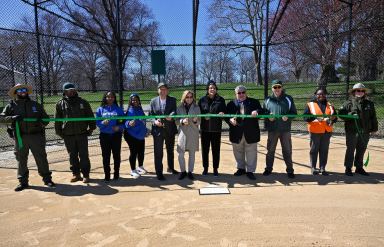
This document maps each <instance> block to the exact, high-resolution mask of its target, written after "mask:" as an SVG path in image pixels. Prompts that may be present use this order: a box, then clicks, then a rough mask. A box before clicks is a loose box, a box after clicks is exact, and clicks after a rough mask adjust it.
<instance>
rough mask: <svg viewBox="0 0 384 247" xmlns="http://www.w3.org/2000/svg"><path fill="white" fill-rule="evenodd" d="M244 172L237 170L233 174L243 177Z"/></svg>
mask: <svg viewBox="0 0 384 247" xmlns="http://www.w3.org/2000/svg"><path fill="white" fill-rule="evenodd" d="M245 173H246V172H245V170H244V169H237V171H236V172H235V173H234V174H233V175H235V176H241V175H244V174H245Z"/></svg>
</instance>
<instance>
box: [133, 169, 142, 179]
mask: <svg viewBox="0 0 384 247" xmlns="http://www.w3.org/2000/svg"><path fill="white" fill-rule="evenodd" d="M131 176H132V177H133V178H138V177H140V174H139V173H138V171H137V170H132V171H131Z"/></svg>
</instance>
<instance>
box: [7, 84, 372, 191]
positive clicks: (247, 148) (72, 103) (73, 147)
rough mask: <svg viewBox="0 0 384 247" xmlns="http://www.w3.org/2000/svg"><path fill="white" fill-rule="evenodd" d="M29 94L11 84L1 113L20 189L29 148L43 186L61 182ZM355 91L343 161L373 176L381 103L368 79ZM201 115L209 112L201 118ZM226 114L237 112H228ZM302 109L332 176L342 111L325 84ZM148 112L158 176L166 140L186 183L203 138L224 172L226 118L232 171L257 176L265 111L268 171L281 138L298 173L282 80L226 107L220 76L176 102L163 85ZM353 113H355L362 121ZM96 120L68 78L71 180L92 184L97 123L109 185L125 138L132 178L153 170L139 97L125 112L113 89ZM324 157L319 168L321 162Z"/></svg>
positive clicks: (65, 115)
mask: <svg viewBox="0 0 384 247" xmlns="http://www.w3.org/2000/svg"><path fill="white" fill-rule="evenodd" d="M31 93H32V88H31V86H30V85H27V84H17V85H16V86H14V87H12V88H11V89H10V91H9V93H8V94H9V96H10V97H11V98H12V100H11V101H10V103H9V104H8V105H7V106H6V107H5V108H4V110H3V112H2V113H1V114H0V121H1V122H4V123H8V124H10V125H11V126H10V129H9V131H8V133H9V134H10V136H11V137H12V138H14V139H15V156H16V159H17V162H18V170H17V177H18V179H19V185H18V186H17V187H16V188H15V191H21V190H23V189H25V188H27V187H28V186H29V184H28V178H29V170H28V167H27V160H28V153H29V150H31V151H32V154H33V156H34V157H35V160H36V164H37V168H38V172H39V174H40V175H41V176H42V178H43V181H44V183H45V185H47V186H48V187H55V183H54V182H53V181H52V177H51V172H50V170H49V165H48V161H47V154H46V151H45V142H46V139H45V126H46V125H47V124H48V122H47V121H42V119H43V118H48V115H47V114H46V112H45V110H44V108H43V107H42V106H41V105H40V104H39V103H37V102H36V101H33V100H32V99H31V98H30V97H29V95H30V94H31ZM350 93H351V97H350V99H349V100H348V101H346V102H345V103H344V104H343V105H342V106H341V107H340V109H339V111H338V113H339V115H340V118H343V119H344V121H345V131H346V145H347V150H346V153H345V160H344V166H345V175H347V176H353V172H352V166H355V167H356V169H355V173H358V174H361V175H366V176H367V175H369V174H368V173H367V172H366V171H365V170H364V169H363V157H364V153H365V151H366V149H367V145H368V141H369V138H370V135H371V134H373V133H374V132H376V131H377V130H378V122H377V118H376V112H375V107H374V104H373V102H372V101H370V100H369V99H368V97H367V93H368V89H367V88H366V87H365V86H364V85H363V84H362V83H357V84H355V85H354V86H353V88H352V90H351V92H350ZM200 114H204V115H205V116H203V117H200V116H201V115H200ZM225 114H231V115H230V116H235V117H227V116H226V115H225ZM303 114H304V116H305V117H304V120H305V121H307V123H308V131H309V133H310V165H311V167H312V169H311V173H312V174H313V175H316V174H322V175H325V176H326V175H328V172H327V171H326V165H327V158H328V150H329V144H330V138H331V135H332V131H333V124H334V123H335V122H336V121H337V112H336V110H335V108H334V106H333V105H332V104H331V103H330V102H329V101H328V100H327V91H326V89H325V88H318V89H316V91H315V93H314V98H313V100H311V101H310V102H308V103H307V105H306V107H305V110H304V113H303ZM149 115H150V117H149V120H148V121H151V125H152V129H151V134H152V136H153V144H154V163H155V171H156V176H157V178H158V179H159V180H165V179H166V178H165V177H164V175H163V170H164V169H163V156H164V154H163V147H164V144H165V147H166V152H167V171H168V172H169V173H172V174H178V176H179V177H178V178H179V179H180V180H182V179H184V178H186V177H188V178H189V179H192V180H193V179H194V165H195V154H196V152H197V151H199V144H200V142H201V149H202V152H201V154H202V166H203V173H202V174H203V175H208V171H209V153H210V151H211V153H212V166H213V175H214V176H219V164H220V145H221V134H222V123H223V121H225V122H226V123H227V124H228V125H229V140H230V142H231V143H232V148H233V154H234V157H235V161H236V166H237V171H236V172H235V173H234V175H235V176H242V175H246V176H247V177H248V178H249V179H250V180H255V179H256V177H255V175H254V173H255V170H256V165H257V143H258V142H259V141H260V127H259V120H260V119H261V118H260V117H257V116H258V115H263V116H264V117H263V118H264V121H265V127H266V130H267V131H268V139H267V154H266V167H265V170H264V172H263V175H264V176H268V175H270V174H272V171H273V165H274V158H275V151H276V146H277V143H278V141H279V140H280V144H281V147H282V154H283V158H284V162H285V165H286V172H287V176H288V177H289V178H294V177H295V173H294V169H293V162H292V140H291V123H292V119H293V118H294V117H295V115H297V110H296V106H295V103H294V100H293V98H292V97H291V96H290V95H288V94H286V92H285V90H284V87H283V83H282V82H281V81H279V80H275V81H273V82H272V94H271V95H270V96H269V97H267V98H266V99H265V100H264V104H263V106H262V105H261V104H260V102H259V101H258V100H257V99H255V98H252V97H249V96H248V95H247V88H246V87H245V86H243V85H239V86H237V87H236V88H235V98H234V99H233V100H231V101H229V102H228V103H227V104H226V103H225V100H224V98H223V97H221V96H220V95H219V94H218V87H217V85H216V83H215V82H214V81H209V82H208V83H207V87H206V95H205V96H203V97H202V98H200V99H199V100H198V101H197V100H196V97H195V95H194V93H193V92H192V91H190V90H186V91H184V92H183V94H182V97H181V100H180V103H177V100H176V98H174V97H171V96H170V95H169V88H168V85H167V84H165V83H159V84H158V96H157V97H155V98H153V99H152V100H151V102H150V111H149ZM189 115H190V116H189ZM348 115H351V116H352V115H356V116H357V119H354V118H353V117H348ZM177 116H180V117H177ZM93 117H94V114H93V111H92V108H91V106H90V104H89V103H88V102H87V101H86V100H85V99H83V98H81V97H79V95H78V92H77V89H76V85H75V84H73V83H65V84H64V85H63V98H62V99H61V100H60V101H59V102H58V103H57V104H56V113H55V118H56V120H55V131H56V134H57V135H59V136H60V137H61V138H62V139H63V140H64V143H65V147H66V149H67V151H68V154H69V163H70V169H71V171H72V175H73V176H72V178H71V180H70V181H71V182H77V181H83V182H84V183H88V182H89V181H90V167H91V165H90V160H89V153H88V136H89V135H91V134H92V132H93V131H94V130H95V129H96V128H97V127H98V128H99V129H100V135H99V139H100V147H101V150H102V157H103V168H104V174H105V177H104V179H105V181H106V182H108V181H110V179H111V168H110V162H111V154H112V156H113V164H114V166H113V169H114V170H113V172H114V173H113V179H114V180H117V179H119V177H120V163H121V155H120V153H121V142H122V138H123V137H124V139H125V141H126V142H127V144H128V146H129V150H130V155H129V162H130V166H131V175H132V176H133V177H135V178H138V177H140V176H141V175H143V174H145V173H147V170H146V169H145V168H144V151H145V137H146V136H147V128H146V121H147V120H146V119H147V117H146V115H145V113H144V111H143V108H142V106H141V101H140V97H139V95H138V94H131V95H130V97H129V103H128V107H127V109H126V111H124V110H123V109H122V108H121V107H119V106H118V104H117V102H116V95H115V93H114V92H112V91H108V92H106V93H105V94H104V96H103V98H102V102H101V106H100V107H99V108H98V109H97V110H96V117H97V120H96V121H94V120H89V119H82V118H93ZM113 117H123V118H120V119H119V118H113ZM141 117H142V118H141ZM24 118H35V119H37V121H23V119H24ZM69 118H75V119H76V121H73V119H72V120H70V121H66V120H67V119H69ZM100 119H102V120H100ZM16 122H18V123H19V126H20V133H21V139H22V143H23V146H22V147H21V146H20V145H19V143H18V142H17V140H16V138H15V126H16ZM176 134H178V135H177V140H176V151H177V153H178V161H179V165H180V172H178V171H177V170H176V169H175V164H174V146H175V139H176ZM199 136H200V142H199ZM186 152H188V163H187V162H186V157H185V156H186ZM318 158H319V166H318V167H317V159H318ZM136 161H137V162H136ZM136 163H137V164H136Z"/></svg>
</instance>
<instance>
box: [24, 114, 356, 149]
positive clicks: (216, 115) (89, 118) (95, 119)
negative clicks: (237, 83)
mask: <svg viewBox="0 0 384 247" xmlns="http://www.w3.org/2000/svg"><path fill="white" fill-rule="evenodd" d="M284 116H285V117H289V118H301V117H324V118H325V117H330V116H336V117H341V118H350V119H358V116H356V115H326V114H322V115H312V114H301V115H294V114H285V115H282V114H273V115H256V116H253V115H241V114H194V115H192V114H191V115H148V116H147V115H145V116H115V117H82V118H43V119H38V118H24V119H23V121H25V122H36V121H43V122H81V121H97V120H100V121H102V120H105V119H109V120H128V119H129V120H137V119H160V118H194V117H203V118H211V117H218V118H233V117H236V118H282V117H284ZM16 136H17V142H18V143H19V148H20V149H21V148H22V147H23V142H22V140H21V135H20V127H19V124H18V122H16Z"/></svg>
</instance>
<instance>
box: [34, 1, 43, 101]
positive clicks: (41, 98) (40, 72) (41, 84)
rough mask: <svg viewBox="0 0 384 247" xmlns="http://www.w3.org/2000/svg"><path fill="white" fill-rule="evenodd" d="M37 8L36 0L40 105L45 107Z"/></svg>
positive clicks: (35, 2)
mask: <svg viewBox="0 0 384 247" xmlns="http://www.w3.org/2000/svg"><path fill="white" fill-rule="evenodd" d="M37 6H38V2H37V0H34V8H35V32H36V46H37V65H38V70H39V83H40V103H41V105H44V85H43V74H42V68H41V44H40V30H39V15H38V12H37Z"/></svg>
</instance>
